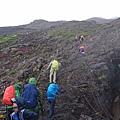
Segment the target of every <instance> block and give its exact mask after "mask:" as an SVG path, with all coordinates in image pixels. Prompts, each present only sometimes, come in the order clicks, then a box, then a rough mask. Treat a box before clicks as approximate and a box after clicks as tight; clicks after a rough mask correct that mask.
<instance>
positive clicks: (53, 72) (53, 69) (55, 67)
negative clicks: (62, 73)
mask: <svg viewBox="0 0 120 120" xmlns="http://www.w3.org/2000/svg"><path fill="white" fill-rule="evenodd" d="M59 66H61V63H59V62H58V61H57V60H55V59H54V58H52V61H51V62H50V63H49V65H48V67H47V69H49V68H50V76H49V77H50V83H56V74H57V70H58V68H59ZM52 77H53V79H52Z"/></svg>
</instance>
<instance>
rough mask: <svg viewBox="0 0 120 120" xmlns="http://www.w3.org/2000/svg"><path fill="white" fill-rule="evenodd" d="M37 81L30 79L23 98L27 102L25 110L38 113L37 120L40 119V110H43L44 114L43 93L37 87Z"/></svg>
mask: <svg viewBox="0 0 120 120" xmlns="http://www.w3.org/2000/svg"><path fill="white" fill-rule="evenodd" d="M36 83H37V81H36V79H35V78H30V79H29V82H28V84H27V85H25V86H24V89H23V92H22V97H23V98H24V99H25V101H26V105H25V108H26V109H27V110H28V111H32V112H36V113H37V119H36V120H38V119H39V109H41V113H43V102H42V95H41V92H40V91H38V89H37V87H36Z"/></svg>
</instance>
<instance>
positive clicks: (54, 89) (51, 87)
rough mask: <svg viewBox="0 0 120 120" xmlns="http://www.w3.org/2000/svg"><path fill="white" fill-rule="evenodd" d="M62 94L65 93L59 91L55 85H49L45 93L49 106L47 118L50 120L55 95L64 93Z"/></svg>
mask: <svg viewBox="0 0 120 120" xmlns="http://www.w3.org/2000/svg"><path fill="white" fill-rule="evenodd" d="M64 92H65V91H63V90H60V89H59V87H58V85H57V84H55V83H51V84H49V86H48V89H47V92H46V96H47V99H48V102H49V104H50V110H49V118H52V116H53V113H54V106H55V101H56V95H57V93H64Z"/></svg>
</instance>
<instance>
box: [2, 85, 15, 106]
mask: <svg viewBox="0 0 120 120" xmlns="http://www.w3.org/2000/svg"><path fill="white" fill-rule="evenodd" d="M12 98H15V87H14V85H11V86H8V87H7V88H6V89H5V92H4V95H3V98H2V103H3V104H4V105H12V102H11V99H12Z"/></svg>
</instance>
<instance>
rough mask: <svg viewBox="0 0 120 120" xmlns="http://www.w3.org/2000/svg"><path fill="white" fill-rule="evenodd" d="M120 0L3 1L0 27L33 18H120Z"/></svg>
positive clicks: (16, 24) (0, 1)
mask: <svg viewBox="0 0 120 120" xmlns="http://www.w3.org/2000/svg"><path fill="white" fill-rule="evenodd" d="M119 6H120V0H0V27H4V26H18V25H24V24H29V23H30V22H33V21H34V20H39V19H43V20H47V21H50V22H52V21H60V20H66V21H72V20H79V21H82V20H86V19H89V18H92V17H102V18H106V19H110V18H114V17H120V7H119Z"/></svg>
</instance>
